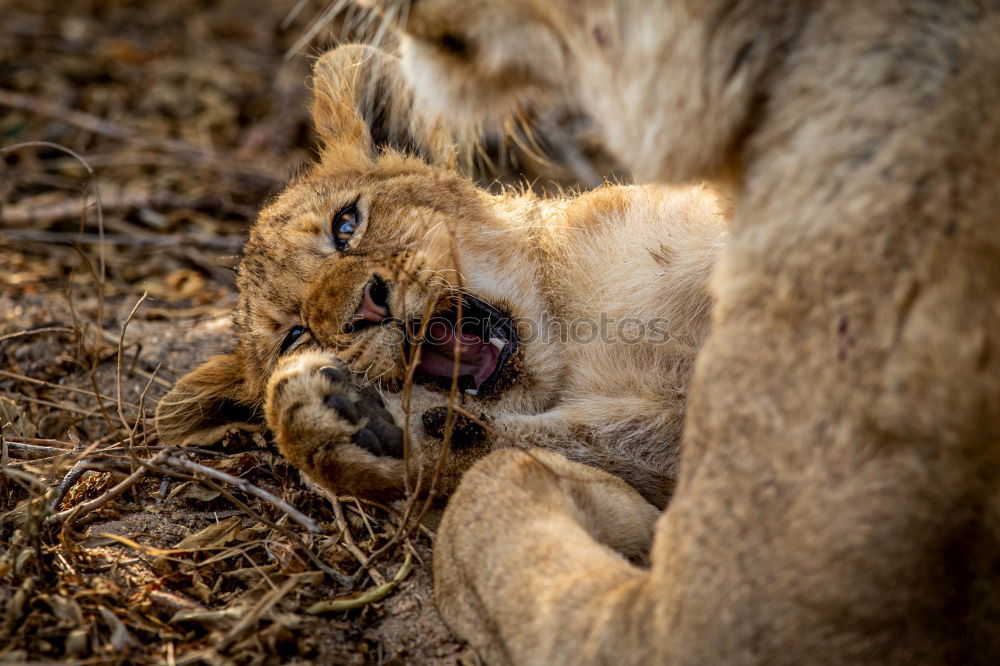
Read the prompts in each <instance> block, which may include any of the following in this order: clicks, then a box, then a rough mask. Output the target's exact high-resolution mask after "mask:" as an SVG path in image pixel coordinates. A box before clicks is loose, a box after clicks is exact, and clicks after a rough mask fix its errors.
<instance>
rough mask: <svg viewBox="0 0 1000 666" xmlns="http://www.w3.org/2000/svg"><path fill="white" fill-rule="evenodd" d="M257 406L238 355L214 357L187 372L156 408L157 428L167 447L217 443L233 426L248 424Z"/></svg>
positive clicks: (252, 419) (246, 425) (253, 419)
mask: <svg viewBox="0 0 1000 666" xmlns="http://www.w3.org/2000/svg"><path fill="white" fill-rule="evenodd" d="M255 411H256V410H255V409H254V406H253V404H252V402H251V401H250V400H248V398H247V396H246V389H245V381H244V376H243V366H242V364H241V363H240V360H239V358H238V357H237V356H236V355H235V354H220V355H218V356H212V357H211V358H209V359H208V360H207V361H205V362H204V363H203V364H202V365H200V366H198V367H197V368H195V369H194V370H192V371H191V372H189V373H188V374H186V375H184V376H183V377H181V378H180V380H178V381H177V383H176V384H174V387H173V388H172V389H171V390H170V392H169V393H167V395H165V396H163V399H161V400H160V403H159V404H158V405H157V407H156V431H157V433H158V434H159V437H160V441H161V442H162V443H163V444H165V445H167V446H188V445H205V444H211V443H214V442H215V441H217V440H218V439H219V437H221V436H222V434H223V433H224V432H225V431H226V430H228V429H230V428H233V427H244V428H246V427H248V424H249V423H250V422H252V421H260V419H259V418H254V412H255Z"/></svg>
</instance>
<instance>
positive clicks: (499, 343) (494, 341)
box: [490, 338, 507, 351]
mask: <svg viewBox="0 0 1000 666" xmlns="http://www.w3.org/2000/svg"><path fill="white" fill-rule="evenodd" d="M490 344H491V345H493V346H494V347H496V348H497V349H499V350H500V351H503V348H504V347H506V346H507V341H506V340H501V339H500V338H490Z"/></svg>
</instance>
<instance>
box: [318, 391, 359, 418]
mask: <svg viewBox="0 0 1000 666" xmlns="http://www.w3.org/2000/svg"><path fill="white" fill-rule="evenodd" d="M324 402H326V406H327V407H329V408H330V409H335V410H337V413H338V414H340V415H341V416H342V417H343V418H345V419H347V420H348V421H350V422H351V423H357V422H358V421H359V420H360V419H361V416H360V415H359V414H358V408H357V407H355V406H354V403H353V402H351V400H350V399H349V398H347V397H345V396H342V395H336V394H334V395H331V396H327V398H326V400H325V401H324Z"/></svg>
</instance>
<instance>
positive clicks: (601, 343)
mask: <svg viewBox="0 0 1000 666" xmlns="http://www.w3.org/2000/svg"><path fill="white" fill-rule="evenodd" d="M313 86H314V89H315V90H314V92H315V101H314V104H313V108H312V113H313V118H314V121H315V125H316V129H317V131H318V133H319V135H320V137H321V139H322V144H323V145H322V150H321V151H320V158H319V161H318V162H317V163H316V164H314V165H313V166H312V167H311V168H310V169H309V170H308V171H306V172H305V173H304V174H303V175H301V176H299V177H297V178H295V179H294V180H293V181H292V182H291V183H290V184H289V185H288V187H287V188H286V189H285V191H284V192H283V193H282V194H281V195H280V196H278V197H277V198H276V199H275V200H274V201H273V202H271V203H270V205H268V206H267V207H266V208H264V209H263V210H262V212H261V214H260V218H259V220H258V222H257V224H256V225H255V226H254V227H253V229H252V230H251V232H250V238H249V240H248V241H247V244H246V247H245V250H244V254H243V259H242V262H241V264H240V269H239V276H238V285H239V289H240V301H239V309H238V311H237V313H236V315H235V318H234V328H235V333H236V344H235V347H234V349H233V351H232V352H231V353H229V354H225V355H221V356H215V357H212V358H210V359H209V360H208V361H207V362H206V363H205V364H204V365H202V366H201V367H200V368H198V369H196V370H195V371H194V372H192V373H191V374H189V375H187V376H186V377H184V378H183V379H181V380H180V381H179V382H178V383H177V385H176V387H175V388H174V389H173V390H172V391H171V392H170V394H169V395H167V396H166V397H165V398H164V399H163V401H162V402H161V403H160V405H159V408H158V412H157V423H158V428H159V432H160V435H161V437H162V438H163V439H164V441H166V442H170V443H181V442H184V441H193V440H194V439H197V438H198V437H199V436H201V435H203V434H204V433H206V432H210V429H211V428H212V427H214V426H218V425H219V424H222V423H226V422H227V421H229V420H237V419H241V418H245V414H246V412H248V411H249V412H251V413H259V412H260V411H261V408H263V415H264V417H265V419H266V422H267V425H268V427H269V428H270V429H271V431H272V432H273V433H274V435H275V438H276V440H277V443H278V445H279V447H280V448H281V450H282V452H283V453H284V454H285V455H286V456H287V457H288V459H289V460H291V461H292V462H293V463H294V464H295V465H297V466H298V467H299V468H300V469H301V470H302V471H304V472H305V473H306V474H307V475H308V476H309V477H310V478H311V479H312V480H314V481H315V482H317V483H319V484H320V485H322V486H324V487H326V488H328V489H330V490H332V491H335V492H338V493H362V494H368V495H374V496H379V497H396V496H399V495H401V494H402V492H403V490H404V487H405V485H406V481H407V479H406V477H407V475H409V476H410V480H411V481H413V480H415V479H416V478H417V477H418V476H420V475H423V478H424V479H425V481H426V480H427V479H429V478H430V477H431V476H432V475H434V473H435V470H436V468H437V467H438V461H439V459H440V458H441V456H442V447H443V446H444V443H445V441H446V440H447V442H448V447H449V448H448V451H447V454H446V455H445V457H444V459H443V464H442V468H441V470H440V475H441V476H440V479H439V482H438V489H439V490H441V491H444V492H448V491H450V490H451V489H452V488H453V487H454V486H455V485H456V484H457V482H458V479H459V477H460V475H461V474H462V472H463V471H465V470H466V469H468V468H469V467H470V466H471V465H472V463H473V462H475V461H476V460H477V459H479V458H481V457H483V456H484V455H485V454H486V453H488V452H489V451H491V450H493V449H496V448H500V447H511V446H519V447H529V446H535V447H543V448H546V449H550V450H553V451H558V452H559V453H562V454H563V455H565V456H567V457H569V458H571V459H573V460H577V461H581V462H585V463H589V464H592V465H596V466H599V467H601V468H603V469H605V470H608V471H611V472H613V473H614V474H616V475H619V476H621V477H622V478H623V479H625V480H626V481H628V482H629V483H630V484H631V485H633V486H634V487H635V488H637V489H638V490H639V491H640V492H641V493H642V494H643V495H644V496H645V497H646V498H647V499H649V501H651V502H652V503H654V504H656V505H658V506H663V505H664V504H665V503H666V502H667V500H668V497H669V493H670V489H671V487H672V483H673V479H674V478H675V476H676V473H677V460H678V441H679V439H680V434H681V424H682V422H683V416H684V403H685V396H686V393H687V386H688V380H689V376H690V373H691V366H692V361H693V359H694V356H695V353H696V351H697V349H698V348H699V346H700V345H701V342H702V340H703V339H704V338H705V335H706V332H707V329H708V321H709V310H710V300H709V296H708V291H707V288H706V280H707V278H708V275H709V272H710V270H711V267H712V265H713V263H714V261H715V259H716V257H717V256H718V255H719V253H720V250H721V249H722V247H723V244H724V242H725V238H726V229H725V222H724V215H723V213H722V207H721V206H720V203H719V201H718V200H717V199H716V197H715V196H714V195H713V194H712V193H711V192H710V191H709V190H707V189H705V188H702V187H688V188H666V187H615V186H605V187H602V188H600V189H598V190H596V191H593V192H590V193H588V194H584V195H581V196H578V197H565V198H559V199H541V198H538V197H536V196H535V195H533V194H531V193H529V192H510V193H506V194H501V195H493V194H491V193H489V192H487V191H485V190H483V189H480V188H478V187H476V186H475V185H473V183H472V182H471V181H469V180H468V179H467V178H465V177H464V176H462V175H461V174H460V173H459V172H458V171H457V170H456V166H455V164H456V158H455V156H456V148H455V145H454V144H453V143H452V141H451V138H450V135H449V134H448V133H447V131H446V130H445V129H444V128H443V127H441V126H439V125H435V124H433V123H430V122H424V121H421V120H420V119H419V118H416V117H414V116H413V115H412V114H411V113H410V110H409V109H410V105H411V100H412V94H411V91H410V90H409V89H408V88H407V87H406V85H405V83H404V79H403V77H402V76H401V74H400V73H399V68H398V63H397V61H396V60H395V59H394V58H393V57H391V56H389V55H387V54H385V53H382V52H380V51H377V50H375V49H372V48H370V47H363V46H346V47H340V48H338V49H336V50H334V51H332V52H330V53H327V54H326V55H325V56H323V57H322V58H320V60H319V61H318V62H317V63H316V66H315V71H314V79H313ZM452 400H454V404H455V405H456V407H457V408H458V409H457V410H453V411H452V412H451V414H452V416H449V410H448V405H449V404H452V403H451V401H452ZM241 412H242V414H243V415H242V416H241ZM404 448H407V455H406V456H405V457H404V455H403V454H404Z"/></svg>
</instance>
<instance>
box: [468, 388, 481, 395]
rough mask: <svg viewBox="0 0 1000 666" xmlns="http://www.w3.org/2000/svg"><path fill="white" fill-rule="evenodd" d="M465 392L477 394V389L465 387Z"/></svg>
mask: <svg viewBox="0 0 1000 666" xmlns="http://www.w3.org/2000/svg"><path fill="white" fill-rule="evenodd" d="M465 392H466V393H468V394H469V395H479V391H477V390H476V389H465Z"/></svg>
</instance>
